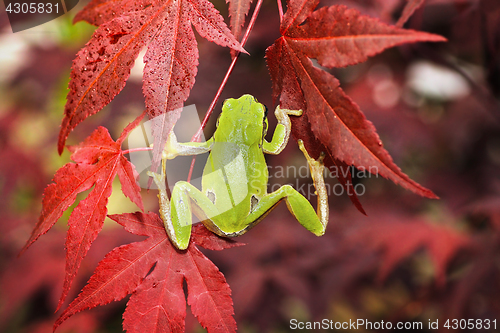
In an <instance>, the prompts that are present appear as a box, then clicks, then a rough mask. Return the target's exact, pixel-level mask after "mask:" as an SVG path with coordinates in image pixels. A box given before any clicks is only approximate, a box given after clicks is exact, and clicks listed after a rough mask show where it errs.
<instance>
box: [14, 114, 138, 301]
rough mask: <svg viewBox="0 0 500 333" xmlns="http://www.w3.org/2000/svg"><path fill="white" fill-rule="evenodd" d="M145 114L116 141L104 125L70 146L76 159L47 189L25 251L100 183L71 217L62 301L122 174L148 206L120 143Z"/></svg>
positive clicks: (131, 192)
mask: <svg viewBox="0 0 500 333" xmlns="http://www.w3.org/2000/svg"><path fill="white" fill-rule="evenodd" d="M142 118H143V115H141V116H140V117H138V118H137V119H136V120H135V121H134V122H132V123H131V124H129V125H128V126H127V127H126V128H125V129H124V130H123V133H122V134H121V136H120V137H119V138H118V140H117V141H116V142H115V141H113V139H111V137H110V135H109V132H108V130H107V129H106V128H104V127H99V128H98V129H96V130H95V131H94V132H93V133H92V134H91V135H90V136H89V137H88V138H87V139H85V141H84V142H82V143H81V144H80V145H78V146H73V147H70V150H71V152H72V155H71V159H72V160H73V161H75V162H76V163H68V164H66V165H64V166H63V167H62V168H60V169H59V170H58V171H57V172H56V174H55V176H54V179H53V183H52V184H50V185H49V186H47V188H46V189H45V191H44V193H43V202H42V213H41V214H40V218H39V220H38V223H37V225H36V226H35V228H34V230H33V232H32V234H31V237H30V239H29V240H28V241H27V243H26V245H25V247H24V249H23V251H24V250H26V249H27V248H28V247H29V246H30V245H31V244H33V242H34V241H36V240H37V239H38V237H40V236H41V235H43V234H45V233H46V232H47V231H48V230H49V229H50V228H51V227H52V226H53V225H54V224H55V223H56V222H57V220H58V219H59V218H60V217H61V215H62V214H63V212H64V211H65V210H66V209H68V208H69V206H70V205H71V204H73V203H74V202H75V199H76V195H77V194H78V193H80V192H83V191H86V190H88V189H90V188H91V187H92V186H94V188H93V189H92V191H90V193H89V195H88V196H87V198H86V199H84V200H82V201H80V203H79V204H78V205H77V206H76V208H75V209H74V210H73V212H72V213H71V216H70V218H69V221H68V224H69V229H68V235H67V238H66V277H65V280H64V286H63V292H62V296H61V299H60V302H59V306H58V307H60V306H61V305H62V303H63V302H64V300H65V298H66V296H67V294H68V291H69V289H70V287H71V283H72V282H73V279H74V277H75V275H76V272H77V271H78V268H79V267H80V263H81V261H82V259H83V258H84V257H85V255H86V254H87V251H88V249H89V248H90V245H91V244H92V242H93V241H94V240H95V239H96V237H97V234H98V233H99V232H100V231H101V229H102V226H103V223H104V219H105V218H106V214H107V208H106V205H107V203H108V198H109V196H110V195H111V192H112V183H113V179H114V178H115V176H116V175H118V178H119V179H120V182H121V185H122V191H123V193H124V194H125V196H127V197H128V198H130V200H131V201H133V202H134V203H135V204H136V205H137V206H139V208H141V209H142V210H143V209H144V207H143V204H142V198H141V195H140V190H141V189H140V187H139V185H138V184H137V182H136V178H137V173H136V171H135V168H134V166H133V164H132V163H130V162H129V161H128V160H127V158H126V157H125V156H124V155H123V151H122V150H121V147H120V146H121V143H122V142H123V140H125V138H126V136H127V134H128V133H130V131H131V130H132V129H133V128H135V127H136V126H137V125H138V124H139V122H140V120H141V119H142Z"/></svg>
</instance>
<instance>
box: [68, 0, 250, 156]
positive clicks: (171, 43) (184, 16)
mask: <svg viewBox="0 0 500 333" xmlns="http://www.w3.org/2000/svg"><path fill="white" fill-rule="evenodd" d="M75 19H76V20H77V21H78V20H86V21H88V22H89V23H91V24H95V25H99V28H98V29H97V30H96V31H95V32H94V35H93V36H92V38H91V40H90V41H89V42H88V43H87V45H86V46H85V47H84V48H83V49H81V50H80V52H78V54H77V57H76V59H75V60H74V61H73V67H72V69H73V70H72V72H71V80H70V83H69V89H70V91H69V93H68V96H67V99H68V101H67V103H66V107H65V111H64V113H65V116H64V119H63V121H62V125H61V131H60V133H59V143H58V150H59V153H61V152H62V150H63V149H64V143H65V142H66V139H67V137H68V135H69V133H70V132H71V131H72V130H73V129H74V128H75V126H76V125H77V124H78V123H80V122H81V121H83V120H84V119H85V118H86V117H88V116H90V115H93V114H95V113H97V112H98V111H100V110H101V109H102V108H103V107H104V106H105V105H107V104H108V103H109V102H110V101H111V100H112V99H113V98H114V97H115V96H116V95H117V94H118V93H119V92H120V91H121V90H122V89H123V87H124V86H125V82H126V80H127V79H128V77H129V75H130V69H131V68H132V66H133V65H134V60H135V59H136V58H137V56H138V55H139V52H140V51H141V49H142V48H144V47H146V46H147V52H146V55H145V57H144V62H145V63H146V66H145V68H144V85H143V92H144V96H145V99H146V106H147V110H148V115H149V117H150V118H154V117H156V116H158V115H161V114H164V113H166V112H167V111H172V110H175V109H178V108H181V107H182V105H183V102H184V101H185V100H186V99H187V97H188V95H189V92H190V90H191V88H192V87H193V84H194V81H195V76H196V72H197V66H198V50H197V45H196V38H195V35H194V32H193V29H192V28H191V25H194V26H195V28H196V30H197V31H198V33H199V34H200V35H201V36H202V37H204V38H206V39H208V40H210V41H213V42H215V43H217V44H219V45H221V46H228V47H230V48H233V49H235V50H238V51H241V52H245V50H244V49H243V48H242V47H241V45H240V44H239V43H238V41H237V40H236V39H235V38H234V36H233V35H232V34H231V31H230V30H229V29H228V28H227V26H226V24H225V23H224V20H223V18H222V16H221V15H220V14H219V12H218V11H217V10H216V9H215V8H214V6H213V5H212V4H211V3H210V2H209V1H207V0H142V1H136V0H121V1H113V0H108V1H106V0H94V1H91V2H90V3H89V4H88V5H87V6H86V7H85V8H84V9H83V10H82V12H81V13H79V14H78V15H77V17H76V18H75ZM158 126H159V128H153V133H154V135H155V138H156V139H157V140H158V138H159V139H160V141H155V142H156V143H158V142H160V144H157V145H155V154H154V155H155V156H156V155H158V153H159V151H160V150H159V149H160V147H161V146H163V145H161V142H164V140H165V137H166V133H168V132H169V131H170V129H171V126H172V124H171V123H166V124H165V123H163V122H162V123H161V125H158Z"/></svg>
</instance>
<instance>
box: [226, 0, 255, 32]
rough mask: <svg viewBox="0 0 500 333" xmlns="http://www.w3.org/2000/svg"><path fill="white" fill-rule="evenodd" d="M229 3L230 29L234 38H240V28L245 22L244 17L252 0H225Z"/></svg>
mask: <svg viewBox="0 0 500 333" xmlns="http://www.w3.org/2000/svg"><path fill="white" fill-rule="evenodd" d="M226 3H228V4H229V17H230V18H231V21H230V25H231V31H232V33H233V35H234V37H236V38H240V35H241V28H243V25H244V24H245V17H246V16H247V14H248V11H249V10H250V5H251V4H252V0H226Z"/></svg>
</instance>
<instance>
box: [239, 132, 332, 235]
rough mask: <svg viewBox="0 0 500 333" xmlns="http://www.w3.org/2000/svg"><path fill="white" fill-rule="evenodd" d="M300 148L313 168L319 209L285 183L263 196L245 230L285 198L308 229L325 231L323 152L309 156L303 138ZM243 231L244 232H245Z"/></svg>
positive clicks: (325, 203) (296, 216)
mask: <svg viewBox="0 0 500 333" xmlns="http://www.w3.org/2000/svg"><path fill="white" fill-rule="evenodd" d="M299 148H300V150H302V152H303V153H304V156H305V157H306V159H307V163H308V164H309V168H310V170H311V174H312V178H313V182H314V187H315V188H316V194H317V196H318V207H317V211H316V212H315V211H314V208H313V207H312V205H311V203H310V202H309V201H308V200H307V199H306V198H305V197H304V196H303V195H302V194H300V193H299V192H297V190H295V189H294V188H293V187H291V186H290V185H284V186H282V187H280V188H279V189H278V190H276V191H275V192H272V193H269V194H268V195H266V196H265V197H263V198H262V199H261V200H260V201H259V203H258V204H257V205H256V206H255V207H254V209H253V210H252V212H251V213H250V214H249V215H248V217H247V219H246V221H245V222H246V223H245V224H246V225H247V227H246V228H245V229H244V231H243V232H245V231H247V230H248V229H250V228H251V227H253V226H254V225H255V224H257V223H259V222H260V221H261V220H262V219H263V218H264V217H265V216H266V215H267V214H269V212H270V211H271V210H272V209H273V208H274V207H275V206H276V205H277V204H278V203H280V201H281V200H283V199H284V200H285V202H286V205H287V207H288V210H289V211H290V212H291V213H292V214H293V216H294V217H295V218H296V219H297V221H299V223H300V224H302V225H303V226H304V227H305V228H306V229H307V230H309V231H311V232H312V233H314V234H315V235H317V236H321V235H323V234H324V233H325V229H326V225H327V224H328V211H329V209H328V195H327V191H326V187H325V180H324V178H323V170H324V165H323V158H324V155H323V154H322V155H321V156H320V158H319V159H318V160H315V159H313V158H312V157H310V156H309V154H308V153H307V151H306V150H305V148H304V144H303V142H302V140H299ZM243 232H242V233H243Z"/></svg>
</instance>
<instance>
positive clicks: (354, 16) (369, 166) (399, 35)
mask: <svg viewBox="0 0 500 333" xmlns="http://www.w3.org/2000/svg"><path fill="white" fill-rule="evenodd" d="M318 2H319V1H317V0H291V1H289V2H288V10H287V12H286V14H285V15H284V16H283V19H282V22H281V27H280V31H281V34H282V36H281V37H280V38H279V39H278V40H276V42H275V43H274V44H273V45H272V46H271V47H269V48H268V50H267V52H266V57H267V63H268V66H269V71H270V74H271V78H272V81H273V95H274V99H277V98H278V96H279V97H280V103H281V105H282V106H283V107H286V108H289V109H303V110H304V111H305V112H304V115H303V116H302V117H296V118H294V119H293V125H292V133H293V135H294V137H296V138H300V139H302V140H304V142H305V146H306V148H307V149H308V151H310V152H312V154H313V156H318V155H319V153H320V151H325V152H327V155H330V157H331V158H332V159H331V162H329V163H327V164H326V165H327V166H329V167H335V165H336V163H332V162H335V161H336V160H339V161H342V162H343V163H345V164H347V165H353V166H355V167H357V168H359V169H362V170H366V171H369V172H371V173H374V174H379V175H381V176H383V177H385V178H388V179H391V180H392V181H394V182H395V183H396V184H399V185H401V186H403V187H404V188H406V189H409V190H411V191H413V192H415V193H417V194H419V195H422V196H425V197H430V198H436V196H435V194H434V193H432V192H431V191H430V190H428V189H426V188H424V187H422V186H421V185H419V184H417V183H416V182H414V181H413V180H411V179H410V178H409V177H408V176H407V175H405V174H404V173H403V172H402V171H401V170H400V169H399V168H398V167H397V166H396V164H395V163H394V162H393V160H392V158H391V157H390V155H389V153H388V152H387V151H386V150H385V149H384V148H383V145H382V141H381V140H380V138H379V136H378V134H377V133H376V131H375V127H374V126H373V124H372V123H371V122H369V121H368V120H367V119H366V117H365V116H364V114H363V113H362V112H361V110H360V109H359V107H358V106H357V105H356V104H355V103H354V102H353V101H352V100H351V99H350V98H349V97H348V96H347V95H345V93H344V92H343V91H342V89H341V88H340V83H339V81H338V80H337V79H336V78H335V77H334V76H332V75H331V74H329V73H328V72H326V71H324V70H322V69H320V68H318V67H317V66H315V65H314V64H313V62H312V61H311V60H310V58H314V59H316V60H317V62H318V64H319V65H321V66H324V67H345V66H349V65H354V64H357V63H360V62H363V61H365V60H367V58H368V57H370V56H373V55H376V54H378V53H380V52H382V51H383V50H385V49H387V48H389V47H393V46H396V45H400V44H404V43H410V42H418V41H444V40H445V39H444V38H443V37H440V36H437V35H433V34H429V33H424V32H417V31H413V30H405V29H400V28H397V27H394V26H389V25H386V24H385V23H382V22H380V21H379V20H377V19H374V18H370V17H368V16H363V15H360V14H359V12H358V11H356V10H353V9H348V8H347V7H345V6H331V7H322V8H320V9H318V10H316V11H313V10H314V8H315V7H316V6H317V4H318ZM318 142H319V144H318ZM327 162H328V161H327Z"/></svg>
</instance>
